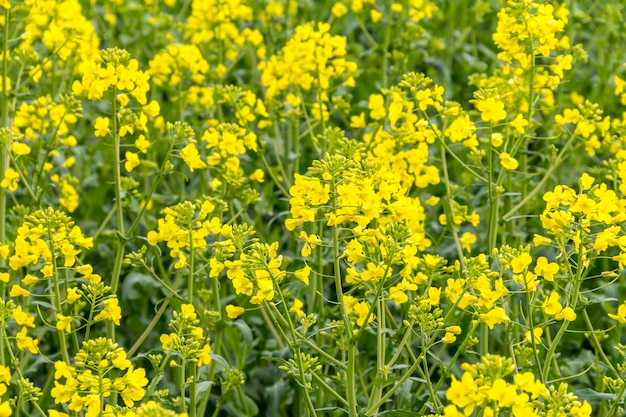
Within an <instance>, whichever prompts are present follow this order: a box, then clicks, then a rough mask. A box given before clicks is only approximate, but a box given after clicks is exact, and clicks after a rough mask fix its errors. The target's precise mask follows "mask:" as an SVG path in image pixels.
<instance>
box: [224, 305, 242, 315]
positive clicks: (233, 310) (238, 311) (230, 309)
mask: <svg viewBox="0 0 626 417" xmlns="http://www.w3.org/2000/svg"><path fill="white" fill-rule="evenodd" d="M225 309H226V315H227V316H228V318H229V319H236V318H237V317H239V316H241V315H242V314H243V313H244V312H245V311H246V310H245V309H244V308H243V307H239V306H234V305H232V304H228V305H227V306H226V308H225Z"/></svg>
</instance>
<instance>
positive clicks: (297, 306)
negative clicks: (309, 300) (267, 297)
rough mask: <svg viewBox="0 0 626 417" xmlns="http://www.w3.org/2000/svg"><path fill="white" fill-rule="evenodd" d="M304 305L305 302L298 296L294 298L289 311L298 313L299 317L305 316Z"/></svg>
mask: <svg viewBox="0 0 626 417" xmlns="http://www.w3.org/2000/svg"><path fill="white" fill-rule="evenodd" d="M303 306H304V303H303V302H302V301H301V300H300V299H299V298H296V299H294V300H293V305H292V306H291V308H290V309H289V312H291V313H296V314H297V315H298V317H304V316H305V314H304V311H302V307H303Z"/></svg>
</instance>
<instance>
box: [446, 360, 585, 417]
mask: <svg viewBox="0 0 626 417" xmlns="http://www.w3.org/2000/svg"><path fill="white" fill-rule="evenodd" d="M462 368H463V371H464V372H463V375H462V376H461V379H460V380H458V379H457V378H456V377H455V376H454V375H453V376H452V382H451V383H450V388H448V391H447V392H446V398H447V399H448V401H450V403H451V404H450V405H447V406H446V407H445V408H444V413H443V415H442V416H443V417H465V416H469V415H472V413H473V412H474V410H480V413H481V415H483V416H492V417H495V416H498V415H500V413H503V412H510V413H511V415H514V416H516V417H537V416H540V415H546V416H555V417H557V416H558V417H567V416H576V417H589V416H591V412H592V409H591V405H590V404H589V403H588V402H587V401H586V400H585V401H583V402H580V401H578V399H577V397H576V396H575V395H573V394H569V393H567V388H568V387H567V384H561V385H560V386H559V387H558V389H555V388H554V387H550V388H547V387H546V386H545V385H544V384H543V383H541V382H540V381H538V380H537V379H535V375H533V374H532V373H531V372H521V373H515V374H514V375H513V378H511V374H512V373H513V371H514V370H515V366H514V365H513V362H512V361H511V360H510V359H508V358H503V357H501V356H497V355H486V356H483V357H482V361H481V362H480V363H477V364H474V365H470V364H467V363H464V364H463V365H462ZM505 410H510V411H505Z"/></svg>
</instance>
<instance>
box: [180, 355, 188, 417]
mask: <svg viewBox="0 0 626 417" xmlns="http://www.w3.org/2000/svg"><path fill="white" fill-rule="evenodd" d="M185 359H186V358H185V357H183V360H182V363H181V364H180V388H179V389H180V407H181V409H180V411H181V412H182V413H187V402H186V401H185V398H186V397H185V378H186V375H185V361H186V360H185Z"/></svg>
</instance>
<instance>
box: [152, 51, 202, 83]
mask: <svg viewBox="0 0 626 417" xmlns="http://www.w3.org/2000/svg"><path fill="white" fill-rule="evenodd" d="M148 65H149V66H150V71H149V73H150V77H151V79H152V81H153V82H154V84H155V85H157V86H162V85H168V86H170V87H175V86H177V85H178V84H180V83H181V82H183V81H184V80H191V81H192V82H193V83H195V84H202V83H203V81H204V80H205V78H206V75H207V73H208V72H209V63H208V62H207V61H206V59H204V57H203V56H202V53H201V52H200V50H199V49H198V47H197V46H196V45H177V44H174V45H168V46H167V48H165V50H163V51H161V52H159V53H157V54H156V55H155V56H154V58H152V59H151V60H150V62H149V63H148Z"/></svg>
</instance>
